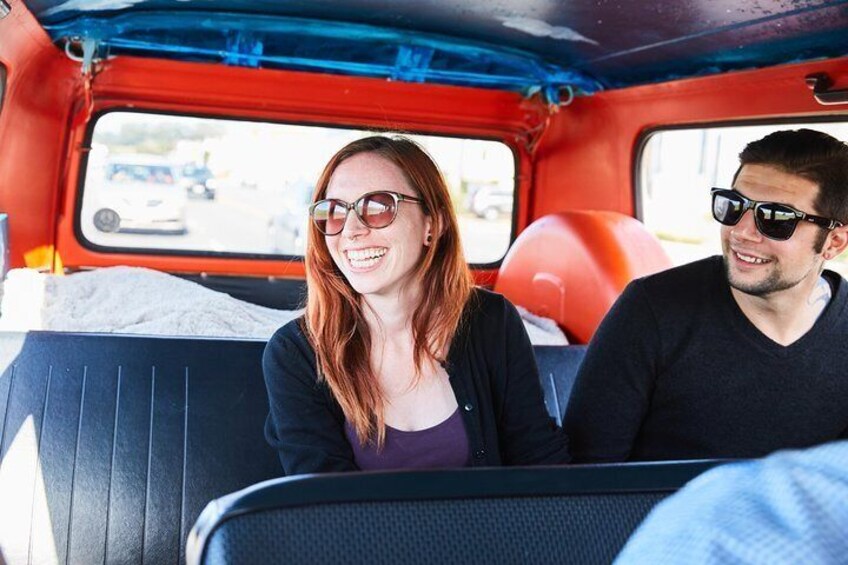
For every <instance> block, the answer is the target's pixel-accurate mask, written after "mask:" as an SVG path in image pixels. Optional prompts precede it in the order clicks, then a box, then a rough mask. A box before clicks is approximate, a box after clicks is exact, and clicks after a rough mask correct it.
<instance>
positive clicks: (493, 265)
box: [72, 105, 521, 271]
mask: <svg viewBox="0 0 848 565" xmlns="http://www.w3.org/2000/svg"><path fill="white" fill-rule="evenodd" d="M112 113H132V114H147V115H161V116H174V117H188V118H200V119H210V120H225V121H232V122H253V123H261V124H274V125H290V126H303V127H315V128H331V129H338V130H360V131H369V132H373V133H375V134H380V133H388V134H392V133H401V134H403V135H420V136H431V137H442V138H452V139H467V140H479V141H492V142H496V143H500V144H502V145H504V146H505V147H506V148H507V149H508V150H509V152H510V153H511V155H512V163H513V171H514V174H513V185H512V195H513V201H512V202H513V204H512V214H511V217H510V233H509V238H508V244H507V246H506V249H505V250H504V254H503V255H502V256H501V257H500V258H499V259H498V260H496V261H492V262H488V263H468V267H469V268H470V269H472V270H475V271H476V270H480V271H486V270H496V269H498V268H499V267H500V266H501V264H502V263H503V260H504V259H505V258H506V255H507V254H508V252H509V249H510V248H511V247H512V243H513V242H514V241H515V238H516V236H517V234H516V228H517V226H518V213H519V210H520V201H519V195H520V182H519V181H520V179H521V159H520V155H519V154H518V150H517V148H516V146H515V145H514V144H513V143H511V142H510V140H509V139H508V138H507V136H503V137H498V136H495V135H491V136H486V135H473V136H472V135H468V134H465V135H463V134H462V133H444V132H439V131H436V130H403V131H402V132H399V131H398V130H396V129H389V128H385V127H379V126H373V125H372V126H366V125H362V124H345V123H332V122H323V121H306V120H304V121H295V120H272V119H256V118H251V117H245V116H237V115H226V114H205V113H194V112H176V111H169V110H164V109H153V108H139V107H132V106H123V105H122V106H112V107H109V108H107V109H104V110H100V111H97V112H95V113H94V114H93V115H92V116H91V119H90V121H89V123H88V124H87V125H86V129H85V134H84V137H83V144H82V148H81V149H82V154H81V157H80V161H79V175H78V177H77V179H76V183H75V198H74V203H73V222H72V225H73V235H74V238H75V239H76V241H77V243H79V245H80V246H82V247H83V248H84V249H86V250H89V251H93V252H96V253H102V254H106V255H136V256H164V257H191V258H216V259H232V260H252V261H263V262H268V261H275V262H297V263H302V262H303V260H304V257H303V256H302V255H282V254H271V253H248V252H231V251H211V250H190V249H167V248H143V247H117V246H107V245H101V244H98V243H95V242H93V241H91V240H89V239H88V238H86V237H85V235H84V234H83V232H82V206H83V199H84V196H85V194H84V193H85V183H86V176H87V173H88V160H89V154H90V151H91V148H92V141H93V138H94V130H95V128H96V126H97V123H98V122H99V121H100V119H101V118H103V117H104V116H107V115H109V114H112ZM437 164H438V163H437Z"/></svg>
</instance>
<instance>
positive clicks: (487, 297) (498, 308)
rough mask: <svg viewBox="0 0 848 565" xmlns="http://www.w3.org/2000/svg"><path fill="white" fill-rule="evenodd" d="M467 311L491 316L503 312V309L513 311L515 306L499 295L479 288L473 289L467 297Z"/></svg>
mask: <svg viewBox="0 0 848 565" xmlns="http://www.w3.org/2000/svg"><path fill="white" fill-rule="evenodd" d="M468 305H469V309H470V310H472V311H474V312H482V313H485V314H493V313H500V312H503V311H504V309H514V308H515V306H513V305H512V303H511V302H510V301H509V300H507V298H506V297H505V296H504V295H503V294H500V293H497V292H495V291H493V290H488V289H485V288H482V287H479V286H476V287H474V290H472V291H471V296H469V297H468Z"/></svg>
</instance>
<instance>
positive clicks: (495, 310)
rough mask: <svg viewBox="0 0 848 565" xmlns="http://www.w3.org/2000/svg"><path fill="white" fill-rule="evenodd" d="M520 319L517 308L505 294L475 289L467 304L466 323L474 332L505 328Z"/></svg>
mask: <svg viewBox="0 0 848 565" xmlns="http://www.w3.org/2000/svg"><path fill="white" fill-rule="evenodd" d="M513 317H516V318H517V317H518V312H517V310H516V309H515V306H513V305H512V303H511V302H510V301H509V300H507V298H506V297H505V296H504V295H503V294H499V293H497V292H493V291H491V290H487V289H485V288H480V287H475V288H474V290H473V291H472V292H471V295H470V296H469V297H468V302H467V303H466V323H467V325H468V327H469V328H473V331H472V333H474V332H479V331H483V332H490V331H492V330H496V329H497V328H503V326H504V325H506V324H508V323H509V322H510V320H511V319H512V318H513Z"/></svg>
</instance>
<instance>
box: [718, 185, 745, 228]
mask: <svg viewBox="0 0 848 565" xmlns="http://www.w3.org/2000/svg"><path fill="white" fill-rule="evenodd" d="M744 213H745V202H744V201H743V200H742V199H741V198H739V197H738V196H736V195H735V194H733V193H732V192H730V191H728V192H716V193H715V194H713V218H715V219H716V221H717V222H718V223H720V224H724V225H726V226H735V225H736V224H737V223H739V219H740V218H742V214H744Z"/></svg>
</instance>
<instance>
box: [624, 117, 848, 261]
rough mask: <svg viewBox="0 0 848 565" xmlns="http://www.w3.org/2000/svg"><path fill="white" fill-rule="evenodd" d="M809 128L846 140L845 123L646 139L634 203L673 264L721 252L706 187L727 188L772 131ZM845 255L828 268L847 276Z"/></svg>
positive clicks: (672, 133)
mask: <svg viewBox="0 0 848 565" xmlns="http://www.w3.org/2000/svg"><path fill="white" fill-rule="evenodd" d="M800 128H809V129H814V130H818V131H823V132H825V133H827V134H829V135H832V136H833V137H835V138H837V139H839V140H842V141H846V140H848V122H817V123H792V124H785V123H784V124H769V125H750V126H721V127H707V128H691V129H673V130H665V131H658V132H654V133H652V134H650V136H649V137H648V139H647V140H646V141H645V143H644V145H643V149H642V153H641V159H640V162H639V176H638V179H639V186H638V189H637V190H638V192H637V198H638V202H639V213H640V217H641V220H642V221H643V222H644V223H645V226H646V227H647V228H648V229H649V230H650V231H651V232H653V233H654V234H655V235H656V236H657V237H658V238H659V240H660V243H662V245H663V247H664V248H665V250H666V251H667V252H668V254H669V255H670V256H671V259H672V261H673V262H674V263H675V264H677V265H682V264H684V263H689V262H691V261H695V260H697V259H701V258H704V257H708V256H710V255H717V254H720V253H721V243H720V239H719V227H720V226H719V224H718V222H716V221H715V220H713V217H712V215H711V212H710V188H712V187H713V186H718V187H724V188H730V186H731V184H732V182H733V174H734V173H735V172H736V169H737V168H738V167H739V159H738V156H739V153H740V152H741V151H742V149H743V148H744V147H745V145H747V144H748V143H750V142H751V141H755V140H757V139H761V138H763V137H765V136H766V135H768V134H769V133H772V132H774V131H779V130H785V129H800ZM846 255H848V254H845V253H843V254H842V255H840V256H839V257H837V258H836V259H834V260H833V261H830V263H829V265H828V268H830V269H832V270H834V271H837V272H839V273H840V274H842V275H843V276H848V256H846Z"/></svg>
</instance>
